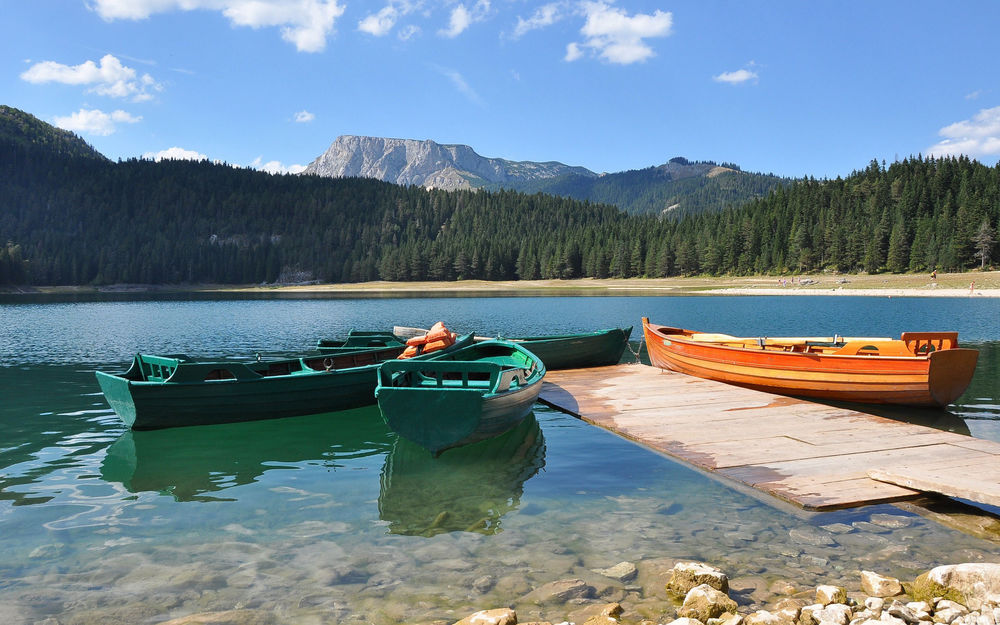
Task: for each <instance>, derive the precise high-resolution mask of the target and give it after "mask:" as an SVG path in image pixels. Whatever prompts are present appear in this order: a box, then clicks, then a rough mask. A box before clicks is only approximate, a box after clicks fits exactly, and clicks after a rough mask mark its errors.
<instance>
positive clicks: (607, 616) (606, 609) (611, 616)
mask: <svg viewBox="0 0 1000 625" xmlns="http://www.w3.org/2000/svg"><path fill="white" fill-rule="evenodd" d="M621 613H622V606H621V605H620V604H618V603H609V604H607V605H604V606H601V613H600V614H596V615H594V616H592V617H590V618H589V619H587V620H586V621H584V623H583V625H618V617H619V616H621Z"/></svg>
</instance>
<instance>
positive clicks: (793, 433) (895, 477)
mask: <svg viewBox="0 0 1000 625" xmlns="http://www.w3.org/2000/svg"><path fill="white" fill-rule="evenodd" d="M539 399H540V400H541V401H543V402H545V403H547V404H549V405H551V406H553V407H555V408H558V409H560V410H563V411H565V412H568V413H570V414H573V415H575V416H577V417H579V418H581V419H583V420H584V421H587V422H589V423H592V424H594V425H598V426H600V427H602V428H605V429H607V430H610V431H612V432H615V433H617V434H619V435H620V436H623V437H625V438H628V439H631V440H634V441H637V442H639V443H641V444H643V445H645V446H647V447H650V448H652V449H655V450H657V451H659V452H662V453H664V454H667V455H669V456H672V457H674V458H677V459H679V460H682V461H684V462H686V463H689V464H691V465H693V466H695V467H698V468H700V469H703V470H706V471H709V472H711V473H714V474H716V475H719V476H721V477H723V478H725V479H728V480H734V481H736V482H739V483H742V484H745V485H747V486H751V487H753V488H755V489H758V490H760V491H763V492H765V493H768V494H770V495H772V496H774V497H778V498H779V499H782V500H784V501H788V502H791V503H793V504H796V505H798V506H801V507H803V508H805V509H808V510H832V509H838V508H849V507H856V506H862V505H869V504H874V503H885V502H897V501H905V500H909V499H914V498H917V497H919V496H920V495H921V493H922V492H923V491H930V492H936V493H941V494H945V495H949V496H955V497H962V498H964V499H969V500H971V501H978V502H982V503H991V504H993V505H1000V503H995V502H996V501H1000V462H998V460H1000V443H995V442H992V441H984V440H981V439H973V438H971V437H968V436H964V435H962V434H957V433H952V432H945V431H941V430H936V429H933V428H928V427H924V426H920V425H914V424H910V423H905V422H902V421H896V420H893V419H889V418H886V417H881V416H877V415H871V414H867V413H863V412H859V411H856V410H851V409H848V408H843V407H839V406H830V405H827V404H820V403H816V402H812V401H809V400H805V399H798V398H791V397H784V396H780V395H773V394H770V393H764V392H760V391H755V390H750V389H744V388H740V387H736V386H731V385H728V384H723V383H721V382H715V381H712V380H704V379H701V378H696V377H692V376H687V375H683V374H679V373H674V372H670V371H665V370H661V369H658V368H655V367H650V366H646V365H617V366H613V367H597V368H593V369H577V370H569V371H551V372H549V373H548V374H547V376H546V379H545V383H544V385H543V388H542V392H541V394H540V396H539ZM982 467H990V469H989V470H988V471H987V472H986V473H983V472H982V471H981V470H980V469H981V468H982ZM993 467H997V468H995V469H994V468H993ZM994 473H996V475H994ZM872 475H878V476H879V477H880V478H885V479H873V478H872ZM932 477H934V479H933V480H932V479H931V478H932Z"/></svg>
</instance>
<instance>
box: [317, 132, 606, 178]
mask: <svg viewBox="0 0 1000 625" xmlns="http://www.w3.org/2000/svg"><path fill="white" fill-rule="evenodd" d="M303 173H304V174H314V175H318V176H327V177H331V178H343V177H352V176H357V177H362V178H377V179H379V180H384V181H386V182H393V183H396V184H402V185H420V186H424V187H434V188H441V189H448V190H454V189H471V188H478V187H484V186H490V185H497V186H502V187H508V186H517V185H520V184H524V183H528V182H531V181H534V180H542V179H545V178H554V177H556V176H561V175H564V174H569V173H572V174H577V175H581V176H586V177H589V178H592V177H596V176H597V174H595V173H594V172H592V171H590V170H588V169H586V168H583V167H571V166H568V165H564V164H562V163H558V162H554V161H549V162H545V163H536V162H533V161H508V160H505V159H500V158H486V157H483V156H480V155H479V154H477V153H476V151H475V150H473V149H472V148H471V147H469V146H467V145H460V144H454V145H448V144H440V143H437V142H435V141H430V140H423V141H420V140H416V139H389V138H384V137H363V136H355V135H341V136H340V137H337V139H336V140H335V141H334V142H333V143H332V144H331V145H330V147H329V148H328V149H327V150H326V152H324V153H323V154H321V155H320V156H319V157H318V158H317V159H316V160H314V161H313V162H311V163H310V164H309V165H308V166H307V167H306V169H305V171H304V172H303Z"/></svg>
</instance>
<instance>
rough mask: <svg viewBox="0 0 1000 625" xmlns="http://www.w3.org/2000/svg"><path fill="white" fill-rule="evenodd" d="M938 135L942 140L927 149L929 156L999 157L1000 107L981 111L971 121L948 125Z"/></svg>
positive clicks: (965, 120) (966, 120)
mask: <svg viewBox="0 0 1000 625" xmlns="http://www.w3.org/2000/svg"><path fill="white" fill-rule="evenodd" d="M938 134H939V135H941V136H942V137H944V139H943V140H942V141H940V142H938V143H937V144H935V145H933V146H931V147H930V148H928V150H927V153H928V154H929V155H932V156H957V155H959V154H965V155H967V156H972V157H980V156H997V155H1000V106H995V107H993V108H991V109H982V110H981V111H979V112H978V113H976V114H975V115H974V116H973V117H972V119H964V120H962V121H960V122H955V123H954V124H949V125H948V126H945V127H944V128H942V129H941V130H939V131H938Z"/></svg>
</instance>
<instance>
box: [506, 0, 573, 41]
mask: <svg viewBox="0 0 1000 625" xmlns="http://www.w3.org/2000/svg"><path fill="white" fill-rule="evenodd" d="M565 9H566V3H565V2H553V3H551V4H546V5H544V6H541V7H539V8H538V9H536V10H535V12H534V14H532V16H531V17H529V18H528V19H526V20H525V19H521V16H520V15H519V16H517V26H515V27H514V35H513V37H514V39H518V38H520V37H522V36H524V35H525V34H526V33H528V32H530V31H532V30H537V29H539V28H545V27H546V26H551V25H552V24H555V23H556V22H558V21H559V20H561V19H562V18H563V17H565V15H564V11H565Z"/></svg>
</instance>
